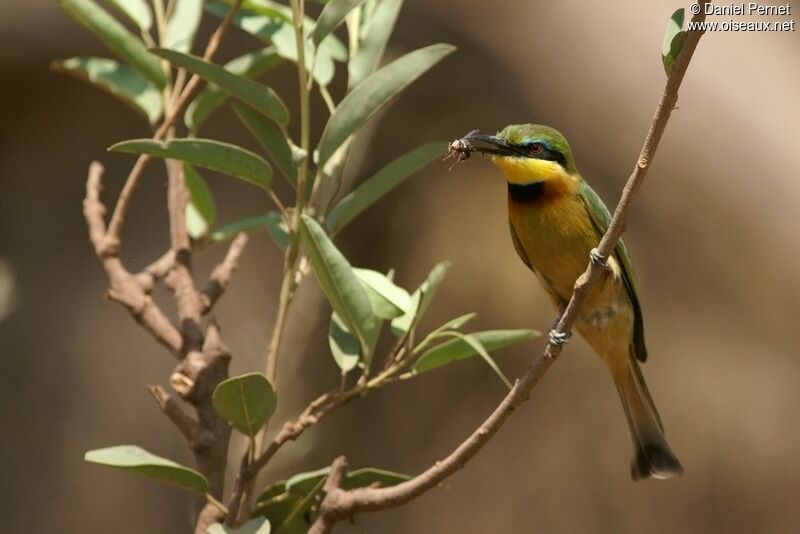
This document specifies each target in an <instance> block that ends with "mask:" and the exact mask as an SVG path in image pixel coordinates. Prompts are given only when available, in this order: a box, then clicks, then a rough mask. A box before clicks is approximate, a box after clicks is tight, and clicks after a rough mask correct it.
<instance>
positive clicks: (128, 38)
mask: <svg viewBox="0 0 800 534" xmlns="http://www.w3.org/2000/svg"><path fill="white" fill-rule="evenodd" d="M60 1H61V7H63V8H64V10H65V11H66V12H67V13H69V15H70V16H71V17H72V18H73V19H75V20H76V21H77V22H79V23H80V24H82V25H83V26H85V27H86V28H88V29H89V30H90V31H92V32H93V33H94V34H95V35H97V36H98V37H99V38H100V40H102V41H103V43H105V45H106V46H107V47H108V48H109V49H110V50H111V51H112V52H114V53H115V54H117V55H118V56H119V57H120V58H122V59H123V60H125V61H126V62H127V63H128V64H130V66H131V67H133V68H134V69H136V70H138V71H139V72H140V73H142V74H143V75H144V76H145V77H146V78H147V79H148V80H150V81H151V82H153V83H154V84H156V86H157V87H158V88H159V89H163V88H164V86H165V85H166V83H167V78H166V75H165V74H164V71H163V70H161V65H160V64H159V62H158V60H157V59H156V58H154V57H153V56H152V55H150V53H148V52H147V49H146V48H145V46H144V43H142V41H141V40H140V39H139V38H138V37H136V36H135V35H133V34H132V33H131V32H129V31H128V30H127V29H126V28H125V27H124V26H123V25H122V24H120V23H119V22H118V21H117V20H116V19H115V18H114V17H112V16H111V15H110V14H109V13H108V12H107V11H106V10H105V9H103V8H102V7H100V6H98V5H97V3H95V2H94V1H93V0H60Z"/></svg>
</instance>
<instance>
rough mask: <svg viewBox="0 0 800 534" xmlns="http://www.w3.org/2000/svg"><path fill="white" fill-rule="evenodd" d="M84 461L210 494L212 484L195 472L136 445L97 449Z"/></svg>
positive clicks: (87, 455)
mask: <svg viewBox="0 0 800 534" xmlns="http://www.w3.org/2000/svg"><path fill="white" fill-rule="evenodd" d="M84 460H86V461H87V462H92V463H95V464H100V465H105V466H108V467H113V468H115V469H121V470H123V471H130V472H131V473H137V474H139V475H144V476H146V477H150V478H154V479H156V480H160V481H161V482H166V483H167V484H173V485H175V486H178V487H181V488H184V489H188V490H190V491H196V492H197V493H201V494H203V493H205V492H206V491H208V482H207V481H206V479H205V478H204V477H203V475H201V474H200V473H198V472H197V471H195V470H194V469H191V468H189V467H186V466H184V465H180V464H177V463H175V462H173V461H172V460H167V459H166V458H161V457H160V456H156V455H155V454H151V453H150V452H148V451H146V450H144V449H143V448H141V447H137V446H135V445H118V446H116V447H107V448H105V449H95V450H93V451H89V452H87V453H86V455H85V456H84Z"/></svg>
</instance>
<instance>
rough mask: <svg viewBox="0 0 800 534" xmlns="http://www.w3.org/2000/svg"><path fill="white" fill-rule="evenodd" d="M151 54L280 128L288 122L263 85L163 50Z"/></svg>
mask: <svg viewBox="0 0 800 534" xmlns="http://www.w3.org/2000/svg"><path fill="white" fill-rule="evenodd" d="M152 52H153V53H154V54H156V55H158V56H161V57H163V58H164V59H168V60H169V61H170V63H172V64H173V65H176V66H178V67H183V68H185V69H186V70H188V71H189V72H192V73H194V74H197V75H198V76H200V77H202V78H203V79H204V80H207V81H209V82H211V83H213V84H215V85H216V86H217V87H219V88H220V89H222V90H223V91H226V92H228V93H229V94H230V95H231V96H234V97H236V98H238V99H239V100H241V101H242V102H244V103H245V104H247V105H248V106H251V107H252V108H253V109H255V110H257V111H260V112H261V113H263V114H264V115H266V116H267V117H269V118H270V119H272V120H274V121H275V122H277V123H279V124H283V125H286V124H287V123H288V122H289V110H288V109H286V105H285V104H284V103H283V102H282V101H281V99H280V97H279V96H278V95H277V94H275V91H273V90H272V89H270V88H269V87H267V86H266V85H261V84H260V83H258V82H255V81H253V80H251V79H249V78H245V77H244V76H237V75H236V74H233V73H231V72H229V71H227V70H225V69H224V68H223V67H220V66H219V65H215V64H213V63H209V62H208V61H205V60H203V59H202V58H199V57H197V56H193V55H191V54H183V53H181V52H176V51H174V50H167V49H164V48H156V49H154V50H153V51H152Z"/></svg>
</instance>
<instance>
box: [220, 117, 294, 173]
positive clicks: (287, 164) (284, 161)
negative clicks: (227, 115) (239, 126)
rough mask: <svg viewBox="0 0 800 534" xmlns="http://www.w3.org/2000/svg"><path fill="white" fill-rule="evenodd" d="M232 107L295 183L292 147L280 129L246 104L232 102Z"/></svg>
mask: <svg viewBox="0 0 800 534" xmlns="http://www.w3.org/2000/svg"><path fill="white" fill-rule="evenodd" d="M233 109H234V110H235V111H236V115H237V116H238V117H239V119H240V120H241V121H242V123H243V124H244V125H245V126H246V127H247V129H248V130H250V133H251V134H253V137H255V138H256V140H257V141H258V143H259V144H260V145H261V147H262V148H263V149H264V151H265V152H266V153H267V154H268V155H269V157H270V158H272V161H273V162H275V165H276V166H277V167H278V169H280V171H281V173H283V175H284V176H285V177H286V178H287V179H288V180H289V183H290V184H292V185H296V184H297V167H295V164H294V160H293V158H292V149H291V147H290V146H289V142H288V141H287V140H286V138H285V137H284V136H283V133H282V132H281V131H280V129H279V128H277V127H276V126H275V125H274V124H272V123H271V122H269V121H267V120H265V119H264V118H263V117H262V116H261V115H259V114H257V113H255V112H254V111H253V110H252V109H250V108H248V107H246V106H242V105H240V104H234V105H233Z"/></svg>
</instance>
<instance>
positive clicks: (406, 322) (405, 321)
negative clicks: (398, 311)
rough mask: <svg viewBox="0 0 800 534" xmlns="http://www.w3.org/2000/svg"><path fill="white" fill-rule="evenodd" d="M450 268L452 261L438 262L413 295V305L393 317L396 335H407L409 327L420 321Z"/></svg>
mask: <svg viewBox="0 0 800 534" xmlns="http://www.w3.org/2000/svg"><path fill="white" fill-rule="evenodd" d="M449 268H450V262H447V261H443V262H440V263H437V264H436V265H435V266H434V267H433V269H431V272H430V273H429V274H428V278H427V279H426V280H425V281H424V282H422V284H421V285H420V286H419V288H417V290H416V291H414V293H413V294H412V295H411V306H410V307H409V311H408V313H406V314H404V315H402V316H400V317H398V318H396V319H392V332H393V333H394V334H395V335H396V336H402V335H405V333H406V332H408V329H409V328H411V325H413V324H416V323H418V322H419V320H420V318H421V317H422V315H423V314H424V313H425V310H427V309H428V305H429V304H430V303H431V300H432V299H433V296H434V295H435V294H436V290H437V289H439V285H440V284H441V283H442V280H444V275H445V274H447V270H448V269H449Z"/></svg>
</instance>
